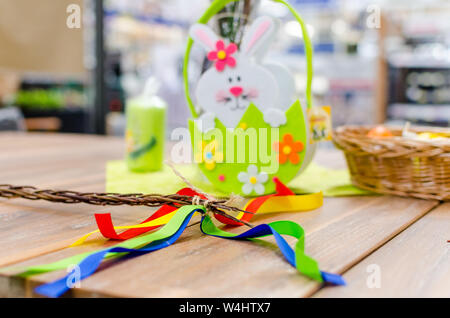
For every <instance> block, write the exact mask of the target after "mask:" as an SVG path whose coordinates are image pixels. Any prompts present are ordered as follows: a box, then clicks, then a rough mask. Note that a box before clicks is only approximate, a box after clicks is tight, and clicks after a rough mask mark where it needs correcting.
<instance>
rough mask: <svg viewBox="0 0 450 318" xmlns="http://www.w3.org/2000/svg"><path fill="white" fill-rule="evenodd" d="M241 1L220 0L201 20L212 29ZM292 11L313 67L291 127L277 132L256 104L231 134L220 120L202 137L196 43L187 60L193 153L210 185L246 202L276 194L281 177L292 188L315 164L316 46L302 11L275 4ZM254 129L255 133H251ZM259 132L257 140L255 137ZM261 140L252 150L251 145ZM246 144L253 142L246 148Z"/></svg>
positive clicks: (290, 110) (289, 114)
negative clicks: (194, 76)
mask: <svg viewBox="0 0 450 318" xmlns="http://www.w3.org/2000/svg"><path fill="white" fill-rule="evenodd" d="M236 1H240V0H216V1H214V2H213V3H212V4H211V6H210V7H209V8H208V9H207V10H206V12H205V13H204V14H203V16H202V17H201V18H200V19H199V20H198V23H200V24H207V23H208V22H209V20H210V19H211V18H212V17H213V16H214V15H216V14H217V13H218V12H219V11H221V10H222V9H223V8H224V7H225V6H226V5H227V4H229V3H232V2H236ZM273 1H274V2H277V3H280V4H282V5H284V6H286V7H287V8H288V9H289V11H290V12H291V13H292V15H293V16H294V17H295V19H296V20H297V21H298V23H299V24H300V26H301V28H302V34H303V40H304V44H305V51H306V52H305V53H306V61H307V85H306V101H307V105H306V107H305V108H303V107H302V106H301V104H300V102H299V101H298V100H297V101H296V102H294V103H293V104H292V105H286V106H287V107H285V108H284V109H287V110H286V112H285V115H286V123H285V124H283V125H281V126H280V127H279V128H273V127H271V126H270V125H269V124H267V123H266V122H265V121H264V118H263V113H262V112H261V111H260V110H259V109H258V107H257V106H258V105H253V104H250V106H249V107H248V108H247V110H246V111H245V113H244V115H243V117H242V118H241V119H240V121H239V124H238V125H237V126H236V127H235V128H234V130H230V129H227V128H226V127H225V125H224V124H223V123H222V122H220V120H219V119H217V118H216V119H215V128H216V129H214V130H213V131H211V132H206V133H205V132H202V131H201V130H200V129H199V127H197V122H196V119H198V118H199V114H198V113H197V110H196V107H195V105H194V102H193V101H192V98H191V95H190V87H189V81H188V69H189V60H190V55H191V50H192V47H193V44H194V40H193V39H192V38H191V37H190V38H189V39H188V43H187V49H186V54H185V59H184V72H183V77H184V86H185V94H186V99H187V103H188V106H189V109H190V111H191V114H192V119H191V120H190V121H189V130H190V133H191V141H192V148H193V152H194V158H195V161H196V162H197V163H198V165H199V167H200V169H201V170H202V172H203V173H204V175H205V176H206V177H207V179H208V180H209V181H210V182H211V183H212V184H213V185H214V186H215V187H216V188H217V189H219V190H220V191H222V192H225V193H229V194H231V193H234V194H240V195H246V196H254V195H263V194H269V193H273V192H274V191H275V184H274V183H273V182H272V181H271V180H272V179H273V178H274V177H278V178H279V179H280V180H281V181H282V182H283V183H285V184H288V183H289V182H290V181H291V180H292V179H293V178H294V177H295V176H297V175H298V174H299V173H301V172H303V171H304V170H305V169H306V167H307V166H308V165H309V163H310V162H311V160H312V158H313V156H314V153H315V150H316V144H314V143H311V142H310V140H311V139H310V133H311V132H310V127H309V120H308V116H307V109H309V108H310V107H311V106H312V105H311V99H312V98H311V95H312V93H311V84H312V77H313V69H312V58H313V49H312V45H311V40H310V38H309V36H308V32H307V30H306V25H305V23H304V22H303V20H302V18H301V17H300V15H299V14H298V13H297V11H296V10H295V9H294V8H293V7H292V6H291V5H290V4H289V3H287V2H286V1H284V0H273ZM249 128H253V129H249ZM255 132H256V134H255ZM250 140H257V142H256V143H255V144H256V146H255V145H253V146H252V147H251V149H248V148H249V141H250ZM243 141H248V143H245V142H243Z"/></svg>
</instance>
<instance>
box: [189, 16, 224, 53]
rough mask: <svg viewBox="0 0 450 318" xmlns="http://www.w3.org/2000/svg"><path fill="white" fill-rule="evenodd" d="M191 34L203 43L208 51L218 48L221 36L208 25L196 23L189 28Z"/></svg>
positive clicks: (195, 39) (197, 41) (198, 41)
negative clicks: (217, 44)
mask: <svg viewBox="0 0 450 318" xmlns="http://www.w3.org/2000/svg"><path fill="white" fill-rule="evenodd" d="M189 35H190V36H191V38H193V39H194V41H195V42H196V43H199V44H201V45H202V46H203V48H204V49H205V50H206V51H207V52H209V51H215V50H216V43H217V41H219V37H218V36H217V35H216V34H215V33H214V31H213V30H211V28H210V27H208V26H207V25H204V24H198V23H197V24H194V25H193V26H192V27H191V29H190V30H189Z"/></svg>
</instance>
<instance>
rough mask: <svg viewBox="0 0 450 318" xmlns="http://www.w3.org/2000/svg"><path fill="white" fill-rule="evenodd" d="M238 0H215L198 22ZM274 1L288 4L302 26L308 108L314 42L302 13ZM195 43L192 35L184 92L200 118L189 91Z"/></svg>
mask: <svg viewBox="0 0 450 318" xmlns="http://www.w3.org/2000/svg"><path fill="white" fill-rule="evenodd" d="M237 1H241V0H215V1H214V2H213V3H212V4H211V6H210V7H209V8H208V9H207V10H206V11H205V13H204V14H203V16H202V17H201V18H200V19H199V20H198V21H197V22H198V23H201V24H206V23H208V22H209V20H210V19H211V18H212V17H213V16H214V15H215V14H217V13H218V12H219V11H220V10H222V9H223V8H225V6H226V5H227V4H229V3H231V2H237ZM272 1H273V2H278V3H281V4H283V5H284V6H286V7H287V8H288V9H289V11H290V12H291V14H292V15H293V16H294V17H295V19H296V20H297V22H298V23H299V24H300V26H301V28H302V35H303V41H304V43H305V55H306V69H307V81H306V103H307V108H310V107H311V106H312V104H311V96H312V93H311V86H312V78H313V66H312V63H313V62H312V59H313V48H312V44H311V39H310V38H309V35H308V31H307V28H306V24H305V22H304V21H303V19H302V17H301V16H300V14H299V13H298V12H297V11H296V10H295V9H294V7H292V6H291V5H290V4H289V3H288V2H287V1H285V0H272ZM193 44H194V40H193V39H192V38H191V37H189V39H188V42H187V47H186V53H185V56H184V63H183V82H184V93H185V95H186V101H187V103H188V106H189V109H190V111H191V114H192V117H194V118H198V114H197V112H196V110H195V106H194V103H193V102H192V98H191V95H190V92H189V76H188V68H189V58H190V55H191V51H192V46H193Z"/></svg>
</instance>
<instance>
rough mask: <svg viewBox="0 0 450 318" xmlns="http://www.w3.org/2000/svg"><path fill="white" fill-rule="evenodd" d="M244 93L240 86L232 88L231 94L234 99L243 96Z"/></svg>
mask: <svg viewBox="0 0 450 318" xmlns="http://www.w3.org/2000/svg"><path fill="white" fill-rule="evenodd" d="M242 92H243V89H242V87H240V86H234V87H232V88H230V93H231V94H233V95H234V97H239V96H241V94H242Z"/></svg>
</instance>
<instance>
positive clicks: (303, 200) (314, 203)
mask: <svg viewBox="0 0 450 318" xmlns="http://www.w3.org/2000/svg"><path fill="white" fill-rule="evenodd" d="M273 182H275V184H276V193H275V194H272V195H267V196H262V197H257V198H255V199H252V200H250V201H249V202H248V203H247V204H246V206H245V207H244V210H245V211H248V212H252V213H254V214H264V213H275V212H301V211H309V210H314V209H317V208H319V207H321V206H322V205H323V195H322V193H321V192H319V193H314V194H307V195H295V194H294V193H293V192H292V191H291V190H290V189H289V188H288V187H286V186H285V185H284V184H283V183H282V182H281V181H280V180H279V179H278V178H274V179H273ZM177 194H180V195H187V196H192V197H194V196H196V195H198V196H200V197H201V198H203V199H205V197H204V196H203V195H201V194H199V193H197V192H195V191H194V190H192V189H190V188H185V189H182V190H180V191H178V192H177ZM176 209H177V208H176V207H173V206H168V205H165V206H163V207H161V208H160V209H159V210H158V211H156V212H155V213H154V214H153V215H152V216H151V217H149V218H148V219H146V220H144V221H143V222H142V223H140V224H137V225H130V226H114V225H113V223H112V219H111V214H109V213H106V214H95V219H96V221H97V225H98V230H96V231H93V232H90V233H88V234H86V235H84V236H83V237H81V238H79V239H78V240H77V241H76V242H75V243H73V244H72V245H71V246H78V245H81V244H83V243H84V242H85V241H86V239H87V238H88V237H89V236H91V235H92V234H94V233H98V232H101V233H102V235H103V236H104V237H105V238H109V239H114V240H127V239H130V238H133V237H136V236H138V235H140V234H143V233H146V232H149V231H152V230H154V229H156V228H158V227H160V226H161V225H164V224H166V223H167V222H168V221H169V220H170V218H171V217H172V216H173V211H175V210H176ZM254 214H250V213H240V214H239V215H238V216H237V219H239V220H242V221H245V222H249V221H250V220H251V219H252V217H253V216H254ZM214 217H215V218H216V219H217V220H218V221H219V222H221V223H223V224H227V225H231V226H241V225H243V223H240V222H236V221H234V220H231V219H229V218H227V217H225V216H222V215H219V214H215V215H214ZM119 229H129V230H128V231H125V232H123V233H121V234H117V232H116V230H119Z"/></svg>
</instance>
